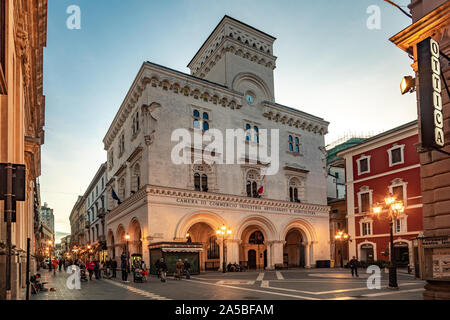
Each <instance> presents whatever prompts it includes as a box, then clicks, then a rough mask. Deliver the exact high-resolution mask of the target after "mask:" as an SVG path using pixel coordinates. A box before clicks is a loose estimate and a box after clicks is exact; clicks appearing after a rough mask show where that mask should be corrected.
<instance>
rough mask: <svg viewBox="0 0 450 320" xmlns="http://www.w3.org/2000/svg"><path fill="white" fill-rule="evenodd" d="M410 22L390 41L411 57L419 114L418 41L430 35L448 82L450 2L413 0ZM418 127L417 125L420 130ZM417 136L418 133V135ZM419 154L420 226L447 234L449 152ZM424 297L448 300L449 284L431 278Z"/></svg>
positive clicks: (447, 103) (449, 141)
mask: <svg viewBox="0 0 450 320" xmlns="http://www.w3.org/2000/svg"><path fill="white" fill-rule="evenodd" d="M408 7H409V8H410V10H411V14H412V17H413V19H412V20H413V24H412V25H411V26H409V27H408V28H406V29H405V30H403V31H401V32H399V33H398V34H396V35H395V36H393V37H392V38H391V39H390V40H391V41H392V42H393V43H394V44H396V45H397V46H398V47H399V48H400V49H402V50H404V51H406V52H407V53H408V54H409V55H410V57H413V58H414V62H413V63H412V65H411V66H412V68H413V70H414V72H415V74H416V84H417V88H416V89H417V110H418V113H419V114H420V107H421V106H420V87H419V86H418V84H419V77H420V70H419V69H418V60H417V59H418V56H417V44H418V43H419V42H421V41H422V40H424V39H426V38H428V37H432V38H433V39H434V40H435V41H437V42H438V44H439V47H440V51H441V59H440V66H441V79H442V78H444V79H445V80H446V83H447V85H450V61H448V60H447V59H446V58H444V57H443V55H446V56H447V57H449V56H450V3H449V2H448V1H445V0H427V1H425V0H414V1H411V4H410V5H409V6H408ZM441 82H442V92H441V97H442V114H443V122H444V136H445V146H444V147H443V148H442V150H443V151H445V152H447V153H449V152H450V99H449V96H448V92H447V90H446V89H445V85H444V83H443V81H441ZM420 130H421V128H419V133H420V132H421V131H420ZM419 136H420V135H419ZM418 151H419V154H420V165H421V167H420V175H421V186H422V197H423V228H424V235H425V236H443V235H447V236H448V235H450V157H449V155H448V154H444V153H440V152H438V151H432V150H426V149H424V148H422V146H421V141H419V144H418ZM425 288H426V290H425V293H424V297H425V298H426V299H450V284H449V283H448V282H443V281H430V282H429V283H428V285H427V286H426V287H425Z"/></svg>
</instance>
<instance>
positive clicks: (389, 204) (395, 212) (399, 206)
mask: <svg viewBox="0 0 450 320" xmlns="http://www.w3.org/2000/svg"><path fill="white" fill-rule="evenodd" d="M384 210H388V212H389V224H390V249H389V253H390V263H389V288H392V289H398V284H397V267H396V264H395V259H394V257H393V255H394V222H395V220H397V218H398V216H399V215H400V214H402V213H403V212H405V206H404V204H403V201H401V200H396V198H395V197H394V196H392V195H389V196H387V197H386V198H385V199H384V203H381V204H377V205H376V206H374V207H373V208H372V212H373V214H374V215H376V216H380V215H381V213H382V212H383V211H384Z"/></svg>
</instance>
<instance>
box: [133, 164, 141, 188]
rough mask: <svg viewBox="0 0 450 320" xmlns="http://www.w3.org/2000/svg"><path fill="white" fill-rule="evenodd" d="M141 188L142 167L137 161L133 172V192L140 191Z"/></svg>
mask: <svg viewBox="0 0 450 320" xmlns="http://www.w3.org/2000/svg"><path fill="white" fill-rule="evenodd" d="M140 188H141V168H140V166H139V163H136V164H135V165H134V167H133V174H132V176H131V192H132V193H135V192H138V191H139V189H140Z"/></svg>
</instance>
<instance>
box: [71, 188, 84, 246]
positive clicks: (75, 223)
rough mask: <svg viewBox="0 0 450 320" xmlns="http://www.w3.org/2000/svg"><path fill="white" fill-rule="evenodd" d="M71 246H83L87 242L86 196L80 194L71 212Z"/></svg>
mask: <svg viewBox="0 0 450 320" xmlns="http://www.w3.org/2000/svg"><path fill="white" fill-rule="evenodd" d="M69 220H70V230H71V233H70V248H73V246H77V247H78V248H81V247H83V246H84V245H86V243H87V238H86V230H85V229H86V198H85V197H84V196H78V199H77V202H76V203H75V205H74V206H73V208H72V211H71V212H70V217H69Z"/></svg>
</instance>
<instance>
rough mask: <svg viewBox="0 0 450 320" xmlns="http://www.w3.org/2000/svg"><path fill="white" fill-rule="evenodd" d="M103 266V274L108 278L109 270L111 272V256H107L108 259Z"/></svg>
mask: <svg viewBox="0 0 450 320" xmlns="http://www.w3.org/2000/svg"><path fill="white" fill-rule="evenodd" d="M105 268H106V270H105V276H106V277H107V278H110V274H111V273H110V272H111V258H109V260H106V262H105Z"/></svg>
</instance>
